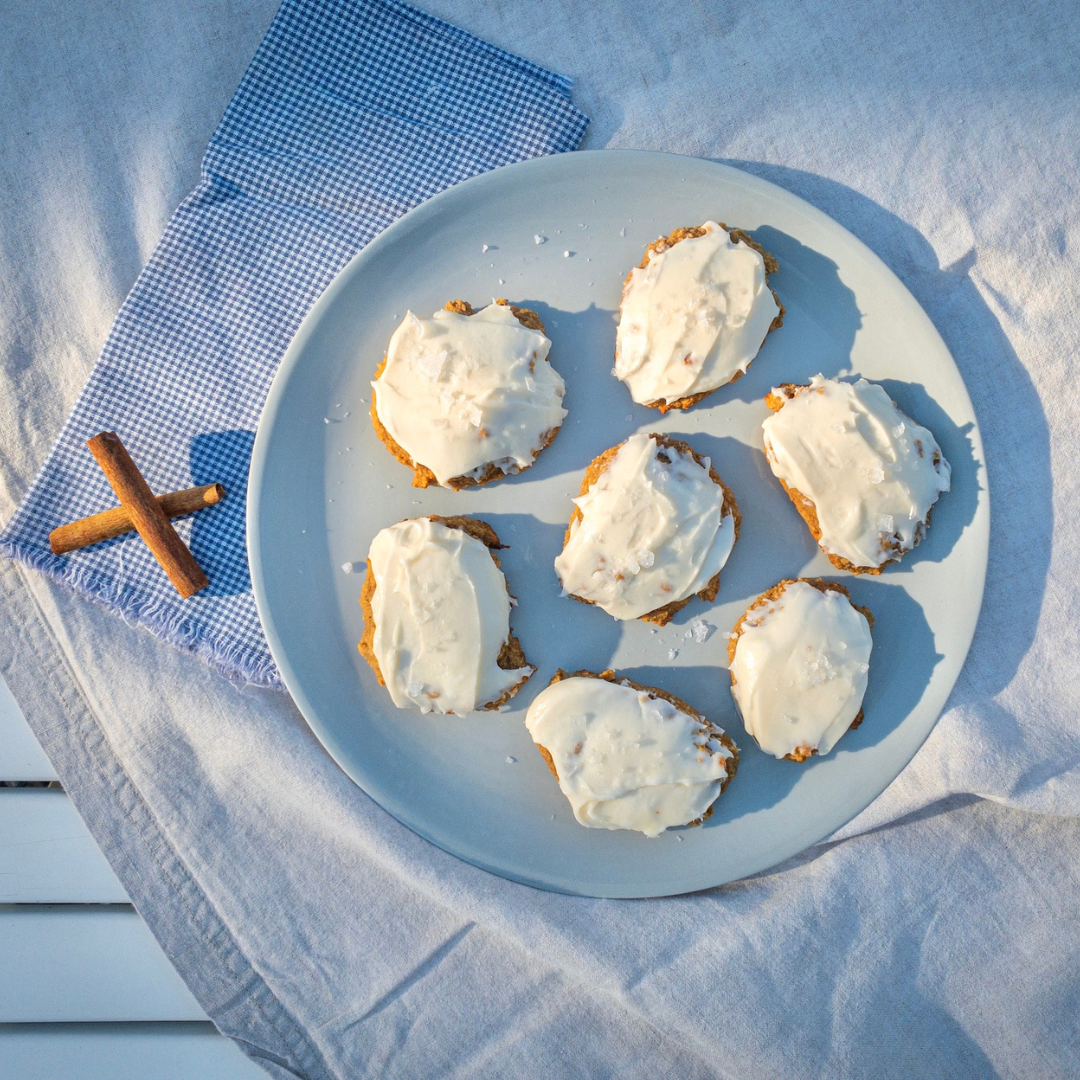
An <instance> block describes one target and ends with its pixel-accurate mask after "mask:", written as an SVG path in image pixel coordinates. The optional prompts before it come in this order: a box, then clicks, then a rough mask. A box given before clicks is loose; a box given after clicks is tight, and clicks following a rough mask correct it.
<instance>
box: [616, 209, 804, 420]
mask: <svg viewBox="0 0 1080 1080" xmlns="http://www.w3.org/2000/svg"><path fill="white" fill-rule="evenodd" d="M778 269H779V266H778V264H777V262H776V259H774V258H773V257H772V255H770V254H769V253H768V252H767V251H766V250H765V249H764V248H762V247H761V246H760V245H759V244H757V243H755V242H754V241H753V240H751V239H750V237H749V236H747V235H746V233H744V232H742V231H741V230H740V229H728V228H727V226H726V225H722V224H720V225H718V224H717V223H716V222H715V221H706V222H705V224H704V225H699V226H697V227H696V228H693V229H676V230H675V231H674V232H673V233H672V234H671V235H670V236H662V237H661V238H660V239H659V240H655V241H654V242H653V243H651V244H650V245H649V247H648V249H647V250H646V252H645V258H644V259H642V260H641V263H640V265H638V266H637V267H635V268H634V269H633V270H631V271H630V274H629V276H628V277H627V279H626V281H625V283H624V284H623V295H622V303H621V304H620V306H619V327H618V330H617V332H616V337H615V367H614V369H613V374H614V375H615V377H616V378H618V379H619V380H621V381H622V382H624V383H626V385H627V387H628V388H629V390H630V395H631V397H633V399H634V401H636V402H637V403H638V404H639V405H649V406H651V407H652V408H656V409H659V410H660V411H661V412H667V410H668V409H688V408H690V406H691V405H696V404H697V403H698V402H699V401H700V400H701V399H702V398H704V397H706V396H707V395H708V394H711V393H712V392H713V391H714V390H715V389H717V388H718V387H720V386H723V385H724V384H725V383H729V382H734V381H735V380H736V379H738V378H740V377H741V376H742V374H743V373H744V372H745V371H746V369H747V367H749V365H750V361H751V360H753V359H754V357H755V356H757V354H758V350H759V349H760V348H761V345H762V342H764V340H765V337H766V335H767V334H768V333H769V332H770V331H772V330H775V329H776V328H777V327H779V326H780V325H782V323H783V321H784V306H783V304H781V303H780V301H779V299H778V298H777V296H776V294H775V293H774V292H773V291H772V289H770V288H769V285H768V275H769V274H775V273H776V272H777V270H778Z"/></svg>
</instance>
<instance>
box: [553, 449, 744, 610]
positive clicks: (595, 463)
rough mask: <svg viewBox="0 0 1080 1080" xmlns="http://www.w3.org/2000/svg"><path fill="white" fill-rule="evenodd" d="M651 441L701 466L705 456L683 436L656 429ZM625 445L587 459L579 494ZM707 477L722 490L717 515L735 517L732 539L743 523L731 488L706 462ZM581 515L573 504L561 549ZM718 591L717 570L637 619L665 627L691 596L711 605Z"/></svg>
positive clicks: (575, 598)
mask: <svg viewBox="0 0 1080 1080" xmlns="http://www.w3.org/2000/svg"><path fill="white" fill-rule="evenodd" d="M649 438H650V439H652V440H654V441H655V442H656V444H657V445H658V446H659V447H661V448H663V447H667V448H668V449H670V450H677V451H679V452H680V453H682V454H690V456H691V457H692V458H693V459H694V460H695V461H696V462H697V463H698V464H699V465H700V466H701V467H702V468H703V469H704V468H705V459H704V458H703V457H702V456H701V455H700V454H699V453H698V452H697V451H696V450H694V448H693V447H692V446H691V445H690V444H689V443H688V442H685V441H683V440H682V439H672V438H670V437H669V436H667V435H662V434H660V433H659V432H653V433H652V434H650V436H649ZM625 445H626V442H625V440H624V441H623V442H621V443H619V444H618V445H617V446H612V447H610V448H609V449H607V450H605V451H604V452H603V453H602V454H600V455H599V456H598V457H595V458H593V460H592V461H590V462H589V465H588V468H586V470H585V476H584V478H583V479H582V481H581V490H580V491H579V492H578V495H579V496H580V495H584V494H585V493H586V492H587V491H588V490H589V488H591V487H592V486H593V484H595V483H596V481H597V479H599V477H600V476H601V475H603V473H604V472H606V470H607V469H608V467H609V466H610V465H611V463H612V461H614V460H615V455H616V454H617V453H618V452H619V450H620V449H621V448H622V447H623V446H625ZM709 478H710V479H711V480H712V482H713V483H714V484H716V485H717V486H718V487H719V488H721V489H722V490H723V492H724V501H723V502H722V503H721V506H720V518H721V520H723V519H724V518H725V517H727V516H728V515H729V514H730V515H731V516H732V517H733V518H734V519H735V539H736V540H738V539H739V527H740V525H742V515H741V514H740V513H739V505H738V503H736V501H735V496H734V495H733V494H732V491H731V488H729V487H728V486H727V484H725V483H724V481H723V480H721V479H720V475H719V473H717V471H716V470H715V469H714V468H713V467H712V465H711V464H710V465H709ZM583 517H584V515H583V514H582V512H581V511H580V510H579V509H578V507H577V506H575V507H574V512H573V513H572V514H571V515H570V521H569V522H568V523H567V526H566V533H565V534H564V535H563V548H565V547H566V545H567V544H568V543H569V541H570V529H571V528H572V527H573V524H574V522H575V521H580V520H581V519H582V518H583ZM719 590H720V572H719V571H717V572H716V573H715V574H714V575H713V576H712V577H711V578H710V579H709V582H708V584H706V586H705V588H704V589H702V590H701V591H700V592H697V593H691V594H690V595H689V596H686V597H684V598H683V599H682V600H673V601H672V602H671V603H670V604H665V605H664V606H663V607H658V608H656V609H655V610H654V611H648V612H646V613H645V614H644V615H639V616H638V618H639V619H640V620H641V621H642V622H647V623H655V624H656V625H657V626H667V624H668V623H669V622H671V620H672V619H673V618H674V617H675V616H676V615H677V614H678V613H679V612H680V611H682V609H683V608H684V607H686V605H687V604H689V603H690V601H691V600H693V599H694V597H695V596H696V597H698V598H699V599H701V600H704V601H705V602H706V603H709V604H711V603H712V602H713V601H714V600H715V599H716V594H717V593H718V592H719ZM567 596H569V597H571V598H573V599H574V600H576V601H577V602H578V603H579V604H595V603H596V601H595V600H586V599H585V598H584V597H582V596H577V595H575V594H574V593H567Z"/></svg>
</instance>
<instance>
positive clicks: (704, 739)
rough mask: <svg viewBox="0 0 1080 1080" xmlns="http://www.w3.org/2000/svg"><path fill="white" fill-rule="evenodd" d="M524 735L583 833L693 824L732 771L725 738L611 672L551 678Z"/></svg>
mask: <svg viewBox="0 0 1080 1080" xmlns="http://www.w3.org/2000/svg"><path fill="white" fill-rule="evenodd" d="M525 726H526V727H527V728H528V730H529V734H530V735H531V736H532V738H533V742H535V743H536V745H537V748H538V749H539V750H540V753H541V754H542V755H543V757H544V760H545V761H546V762H547V764H548V768H549V769H550V770H551V772H552V774H553V775H554V776H555V779H556V780H558V782H559V787H560V788H561V789H562V793H563V794H564V795H565V796H566V798H567V799H568V800H569V802H570V805H571V807H572V808H573V811H574V817H575V818H577V820H578V821H579V822H580V823H581V824H582V825H585V826H587V827H588V828H590V829H633V830H635V831H636V832H642V833H644V834H645V835H646V836H658V835H659V834H660V833H662V832H663V831H664V830H665V829H670V828H672V827H673V826H677V825H700V824H701V822H702V821H704V820H705V819H706V818H707V817H709V815H710V814H711V813H712V807H713V803H714V802H715V801H716V799H717V797H718V796H719V795H720V793H721V792H722V791H723V790H724V788H725V787H727V785H728V782H729V781H730V780H731V778H732V777H733V776H734V775H735V770H736V769H737V768H738V766H739V751H738V750H737V749H736V747H735V744H734V743H733V742H732V741H731V738H730V737H729V736H728V735H726V734H725V733H724V732H723V731H722V730H721V729H720V728H718V727H717V726H716V725H715V724H712V723H710V722H709V721H708V720H706V719H705V717H704V716H702V715H701V713H699V712H698V711H697V710H696V709H692V708H691V707H690V706H689V705H687V704H686V702H685V701H681V700H680V699H679V698H677V697H675V696H674V695H673V694H668V693H665V692H664V691H663V690H658V689H656V687H654V686H640V685H639V684H638V683H635V682H631V681H630V680H629V679H620V678H618V677H617V676H616V674H615V672H614V671H604V672H601V673H600V674H596V673H594V672H591V671H575V672H574V673H573V674H570V675H567V674H566V673H565V672H563V671H561V670H560V671H558V672H556V674H555V677H554V678H553V679H552V680H551V682H550V683H549V684H548V686H547V687H546V688H545V689H544V690H541V691H540V693H539V694H538V695H537V696H536V698H535V699H534V700H533V703H532V704H531V705H530V706H529V711H528V713H527V714H526V716H525Z"/></svg>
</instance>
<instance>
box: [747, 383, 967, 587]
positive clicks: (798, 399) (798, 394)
mask: <svg viewBox="0 0 1080 1080" xmlns="http://www.w3.org/2000/svg"><path fill="white" fill-rule="evenodd" d="M765 402H766V404H767V405H768V406H769V408H770V409H772V410H773V413H774V415H773V416H770V417H768V418H767V419H766V420H765V422H764V423H763V424H762V425H761V426H762V428H763V429H764V439H765V457H766V458H767V459H768V462H769V466H770V468H771V469H772V471H773V474H774V475H775V476H776V478H777V479H778V480H779V481H780V483H781V484H782V485H783V487H784V490H785V491H786V492H787V493H788V496H789V497H790V498H791V501H792V502H793V503H794V504H795V507H796V509H798V511H799V513H800V514H802V516H803V519H804V520H805V522H806V524H807V525H808V526H809V528H810V532H811V533H812V534H813V537H814V539H815V540H816V541H817V542H818V545H819V547H820V548H821V550H822V551H823V552H825V554H826V555H827V556H828V557H829V562H831V563H832V564H833V566H835V567H837V569H839V570H850V571H851V572H852V573H854V574H880V573H881V568H882V567H883V566H885V565H886V564H887V563H891V562H898V561H899V560H900V559H901V558H903V556H904V554H905V553H906V552H908V551H910V550H911V549H912V548H913V547H915V545H916V544H918V543H919V541H920V540H922V538H923V537H924V536H925V535H926V530H927V527H928V526H929V524H930V509H931V507H933V505H934V503H935V502H937V498H938V496H939V495H940V494H941V493H942V492H943V491H948V490H949V480H950V469H949V463H948V462H947V461H946V460H945V458H944V457H943V456H942V453H941V448H940V447H939V446H938V444H937V441H936V440H935V438H934V436H933V435H932V434H931V433H930V432H929V431H927V429H926V428H924V427H920V426H919V425H918V424H916V423H915V422H914V421H913V420H912V419H910V417H907V416H905V415H904V414H903V413H902V412H901V411H900V410H899V409H898V408H897V407H896V404H895V403H894V402H893V401H892V400H890V398H889V395H888V394H887V393H885V391H884V389H882V387H880V386H877V385H876V384H874V383H870V382H867V381H866V380H865V379H860V380H859V381H858V382H856V383H850V382H840V381H838V380H837V379H826V378H824V377H822V376H821V375H815V376H814V377H813V378H812V379H811V380H810V385H809V386H792V385H790V384H788V385H785V386H781V387H778V388H777V389H775V390H773V391H772V393H771V394H769V396H768V397H767V398H766V399H765Z"/></svg>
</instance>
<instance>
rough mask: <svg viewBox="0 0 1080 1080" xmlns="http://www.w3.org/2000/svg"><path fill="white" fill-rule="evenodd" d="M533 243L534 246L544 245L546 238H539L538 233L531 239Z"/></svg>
mask: <svg viewBox="0 0 1080 1080" xmlns="http://www.w3.org/2000/svg"><path fill="white" fill-rule="evenodd" d="M533 243H534V244H546V243H547V237H546V236H541V235H540V234H539V233H537V234H536V235H535V236H534V237H533Z"/></svg>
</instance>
